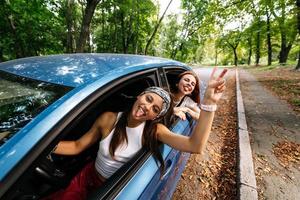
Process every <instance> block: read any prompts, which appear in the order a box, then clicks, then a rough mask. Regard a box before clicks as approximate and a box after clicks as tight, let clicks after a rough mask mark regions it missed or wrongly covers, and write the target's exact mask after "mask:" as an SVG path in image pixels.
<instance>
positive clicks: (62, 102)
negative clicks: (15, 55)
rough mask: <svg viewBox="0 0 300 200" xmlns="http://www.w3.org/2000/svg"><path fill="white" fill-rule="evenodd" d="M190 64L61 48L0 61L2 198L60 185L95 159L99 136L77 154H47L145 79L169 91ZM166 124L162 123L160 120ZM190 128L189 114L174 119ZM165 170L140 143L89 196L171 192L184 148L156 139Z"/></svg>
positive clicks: (181, 128) (34, 195)
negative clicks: (59, 52) (50, 53)
mask: <svg viewBox="0 0 300 200" xmlns="http://www.w3.org/2000/svg"><path fill="white" fill-rule="evenodd" d="M186 70H191V68H190V67H188V66H186V65H185V64H183V63H180V62H177V61H173V60H168V59H163V58H157V57H150V56H138V55H117V54H66V55H53V56H41V57H30V58H23V59H17V60H13V61H8V62H4V63H0V145H1V146H0V181H1V182H0V198H1V199H2V198H3V199H40V198H42V197H45V196H47V195H49V194H51V193H52V192H54V191H57V190H59V189H62V188H64V187H66V186H67V185H68V183H69V181H70V180H71V179H72V177H73V176H74V175H75V174H77V173H78V172H79V171H80V170H81V168H82V167H83V166H84V165H85V164H86V163H88V162H90V161H93V160H94V159H95V157H96V153H97V150H98V143H97V144H96V145H95V146H92V147H91V148H89V149H88V150H86V151H85V152H83V153H81V154H80V155H76V156H61V155H55V154H51V151H52V150H53V148H54V147H55V146H56V144H57V143H58V142H59V141H60V140H74V139H77V138H79V137H80V136H81V135H82V134H84V133H85V132H86V131H87V130H89V128H90V127H91V125H92V124H93V122H94V121H95V119H96V118H97V117H98V116H99V115H100V114H101V113H102V112H104V111H108V110H110V111H122V110H124V109H125V108H127V107H128V104H129V103H131V102H132V101H133V100H132V99H133V98H132V97H136V96H137V95H138V94H139V93H140V92H141V91H143V90H144V89H145V88H147V87H149V86H160V87H163V88H166V89H167V90H169V87H170V85H174V84H175V82H176V81H177V75H178V74H179V73H182V72H184V71H186ZM164 123H168V122H167V120H166V119H164ZM169 127H170V129H172V131H173V132H176V133H178V134H184V135H189V134H190V133H191V132H192V129H193V128H194V127H195V121H194V120H192V119H191V118H188V120H185V121H182V120H176V121H175V122H173V123H172V124H170V125H169ZM161 153H162V155H163V158H164V160H165V164H166V170H165V171H164V173H163V174H161V173H160V170H159V166H158V165H157V163H156V162H155V159H154V157H153V156H152V155H151V153H149V152H147V151H145V150H141V151H140V152H139V153H138V154H137V155H136V156H135V157H134V158H133V159H131V160H130V161H129V162H128V163H126V164H125V165H124V166H123V167H122V168H120V169H119V170H118V171H117V172H116V173H115V174H114V175H113V176H112V177H110V178H109V179H108V180H107V181H106V182H105V184H104V185H103V186H102V187H101V188H99V189H97V190H96V191H94V192H93V193H91V194H89V199H130V200H132V199H170V198H171V196H172V193H173V192H174V190H175V187H176V183H177V182H178V180H179V178H180V175H181V173H182V171H183V169H184V167H185V164H186V162H187V159H188V158H189V154H188V153H181V152H179V151H177V150H174V149H172V148H170V147H169V146H167V145H163V144H162V145H161Z"/></svg>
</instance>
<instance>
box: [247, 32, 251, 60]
mask: <svg viewBox="0 0 300 200" xmlns="http://www.w3.org/2000/svg"><path fill="white" fill-rule="evenodd" d="M248 45H249V54H248V61H247V64H248V65H251V57H252V34H251V37H249V38H248Z"/></svg>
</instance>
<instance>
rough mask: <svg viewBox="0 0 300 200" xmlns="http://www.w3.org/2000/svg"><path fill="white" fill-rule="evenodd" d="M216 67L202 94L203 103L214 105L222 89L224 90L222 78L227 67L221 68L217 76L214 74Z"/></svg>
mask: <svg viewBox="0 0 300 200" xmlns="http://www.w3.org/2000/svg"><path fill="white" fill-rule="evenodd" d="M216 71H217V67H214V68H213V70H212V73H211V75H210V79H209V82H208V86H207V89H206V92H205V95H204V99H203V104H206V105H214V104H217V102H218V101H219V100H220V98H221V96H222V94H223V91H224V90H225V88H226V86H225V79H224V78H223V77H224V76H225V74H226V72H227V69H223V71H222V72H221V74H220V75H219V76H215V73H216Z"/></svg>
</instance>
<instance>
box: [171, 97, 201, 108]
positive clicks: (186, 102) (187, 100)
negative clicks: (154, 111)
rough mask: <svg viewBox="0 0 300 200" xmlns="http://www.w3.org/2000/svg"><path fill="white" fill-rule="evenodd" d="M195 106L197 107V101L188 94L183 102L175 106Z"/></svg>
mask: <svg viewBox="0 0 300 200" xmlns="http://www.w3.org/2000/svg"><path fill="white" fill-rule="evenodd" d="M195 106H196V107H197V103H196V102H195V101H194V100H193V99H191V98H190V97H188V96H185V97H183V100H182V103H181V104H180V105H179V106H178V104H177V105H175V107H195Z"/></svg>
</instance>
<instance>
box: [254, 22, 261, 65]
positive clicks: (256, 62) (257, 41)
mask: <svg viewBox="0 0 300 200" xmlns="http://www.w3.org/2000/svg"><path fill="white" fill-rule="evenodd" d="M258 26H260V19H259V21H258ZM259 60H260V29H259V31H258V32H257V35H256V49H255V65H256V66H258V65H259Z"/></svg>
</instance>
